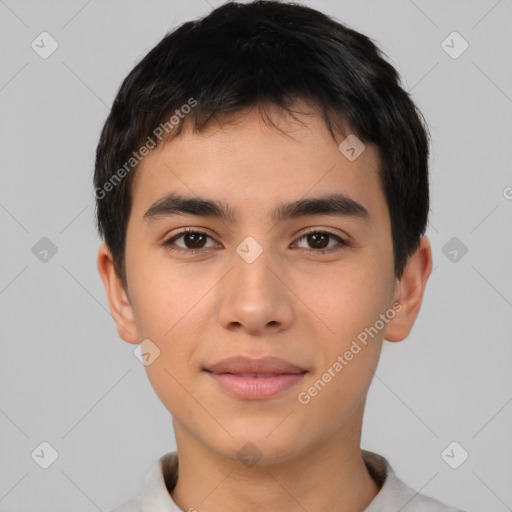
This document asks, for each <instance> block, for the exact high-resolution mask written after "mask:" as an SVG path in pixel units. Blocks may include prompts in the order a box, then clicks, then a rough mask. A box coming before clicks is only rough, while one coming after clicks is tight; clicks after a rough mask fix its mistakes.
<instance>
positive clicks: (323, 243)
mask: <svg viewBox="0 0 512 512" xmlns="http://www.w3.org/2000/svg"><path fill="white" fill-rule="evenodd" d="M333 239H335V240H337V241H338V244H334V246H333V245H329V243H330V242H331V241H332V240H333ZM301 240H306V243H307V244H310V245H311V246H312V247H305V249H307V251H308V252H310V253H318V252H320V253H324V252H331V251H333V250H334V251H335V250H338V249H340V246H341V247H348V246H349V245H350V244H349V243H348V242H346V241H345V240H343V238H341V237H340V236H339V235H335V234H334V233H331V232H330V231H319V230H315V231H309V232H308V233H305V234H303V235H302V236H301V237H300V238H299V242H300V241H301ZM297 243H298V242H297Z"/></svg>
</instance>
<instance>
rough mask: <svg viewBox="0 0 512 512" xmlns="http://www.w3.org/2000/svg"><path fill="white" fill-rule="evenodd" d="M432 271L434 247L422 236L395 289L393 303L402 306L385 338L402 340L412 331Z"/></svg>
mask: <svg viewBox="0 0 512 512" xmlns="http://www.w3.org/2000/svg"><path fill="white" fill-rule="evenodd" d="M431 272H432V249H431V246H430V241H429V240H428V238H426V237H424V236H423V237H421V241H420V245H419V247H418V248H417V249H416V251H415V252H414V253H413V254H412V255H411V256H410V257H409V259H408V260H407V265H406V266H405V269H404V272H403V274H402V276H401V277H400V280H399V282H398V283H397V286H396V289H395V297H394V301H393V303H399V304H400V307H399V308H396V309H399V311H398V313H397V314H396V316H395V318H393V320H392V321H390V322H389V324H388V326H387V329H386V333H385V336H384V338H385V339H386V340H388V341H402V340H404V339H405V338H407V336H408V335H409V333H410V332H411V329H412V327H413V325H414V322H415V321H416V317H417V316H418V313H419V311H420V307H421V303H422V301H423V294H424V292H425V288H426V286H427V281H428V278H429V276H430V273H431Z"/></svg>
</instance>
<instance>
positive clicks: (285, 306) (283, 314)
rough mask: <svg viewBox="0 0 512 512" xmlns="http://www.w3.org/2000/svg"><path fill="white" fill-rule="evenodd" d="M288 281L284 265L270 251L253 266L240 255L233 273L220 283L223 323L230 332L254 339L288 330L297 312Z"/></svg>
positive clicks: (259, 257)
mask: <svg viewBox="0 0 512 512" xmlns="http://www.w3.org/2000/svg"><path fill="white" fill-rule="evenodd" d="M249 261H250V260H249ZM286 281H287V277H286V272H285V269H284V264H280V262H279V261H278V260H277V258H275V257H274V258H273V257H272V255H271V254H270V251H263V252H262V253H261V254H260V255H259V256H258V257H257V258H256V259H255V260H254V261H252V262H251V263H249V262H248V261H246V260H244V259H243V258H242V257H240V256H239V255H238V254H236V255H235V256H234V258H233V267H232V269H231V271H230V272H229V273H228V274H227V275H226V277H225V278H224V279H222V281H221V282H220V283H219V284H220V286H219V290H218V293H219V299H220V300H219V303H218V304H219V307H218V309H217V314H218V320H219V322H220V323H221V325H222V326H223V327H224V328H225V329H227V330H229V331H240V332H243V331H245V332H246V333H247V334H250V335H253V336H258V335H265V334H268V333H269V332H272V333H277V332H279V331H282V330H285V329H288V328H289V327H290V325H291V324H292V323H293V320H294V309H293V303H292V299H293V293H292V292H291V290H290V288H289V284H288V283H287V282H286Z"/></svg>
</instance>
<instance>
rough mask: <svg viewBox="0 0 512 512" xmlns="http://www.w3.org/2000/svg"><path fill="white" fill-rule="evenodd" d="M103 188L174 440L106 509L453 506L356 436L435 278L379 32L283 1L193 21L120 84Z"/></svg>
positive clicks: (98, 183) (423, 139)
mask: <svg viewBox="0 0 512 512" xmlns="http://www.w3.org/2000/svg"><path fill="white" fill-rule="evenodd" d="M95 187H96V197H97V216H98V227H99V231H100V234H101V235H102V236H103V237H104V240H105V243H104V244H102V245H101V247H100V249H99V254H98V269H99V272H100V275H101V278H102V280H103V283H104V285H105V289H106V292H107V296H108V301H109V306H110V309H111V312H112V315H113V317H114V320H115V322H116V324H117V329H118V333H119V335H120V337H121V338H122V339H124V340H125V341H127V342H128V343H132V344H138V343H141V352H142V354H143V361H144V364H145V365H146V370H147V374H148V377H149V379H150V382H151V385H152V386H153V388H154V390H155V392H156V393H157V395H158V396H159V398H160V399H161V401H162V402H163V404H164V405H165V407H166V408H167V409H168V410H169V412H170V413H171V414H172V418H173V426H174V432H175V436H176V445H177V452H173V453H168V454H166V455H164V456H163V457H162V458H161V459H160V460H159V461H157V463H156V465H155V466H154V468H153V470H152V472H151V473H150V474H149V475H148V477H147V480H146V483H145V486H144V488H143V491H142V493H141V494H140V496H138V497H136V498H134V499H133V500H131V501H129V502H127V503H125V504H124V505H123V506H121V507H118V508H117V509H115V512H135V511H144V512H149V511H157V510H158V511H162V512H163V511H178V510H182V511H193V510H197V511H201V512H220V511H223V512H229V511H240V510H243V511H260V510H269V511H276V510H286V511H304V510H306V511H309V512H323V511H328V510H329V511H333V510H335V511H338V512H360V511H363V510H364V511H366V512H377V511H378V512H398V510H401V511H404V512H407V511H425V512H426V511H452V512H453V511H454V510H455V509H453V508H451V507H448V506H447V505H444V504H442V503H440V502H439V501H437V500H434V499H431V498H428V497H426V496H423V495H420V494H418V493H415V492H414V491H413V490H412V489H410V488H409V487H407V486H406V485H405V484H404V483H403V482H402V481H401V480H399V479H398V478H397V476H396V475H395V473H394V472H393V470H392V468H391V467H390V466H389V464H388V462H387V461H386V459H384V458H383V457H381V456H379V455H377V454H375V453H371V452H368V451H365V450H361V448H360V438H361V428H362V419H363V411H364V405H365V400H366V395H367V392H368V388H369V386H370V383H371V380H372V377H373V373H374V371H375V369H376V367H377V364H378V361H379V356H380V351H381V347H382V342H383V340H384V339H386V340H388V341H391V342H396V341H401V340H403V339H404V338H406V337H407V335H408V334H409V332H410V330H411V328H412V326H413V324H414V321H415V319H416V317H417V314H418V312H419V309H420V305H421V301H422V297H423V293H424V290H425V286H426V282H427V279H428V277H429V274H430V271H431V268H432V257H431V250H430V244H429V242H428V240H427V239H426V238H425V237H424V236H423V235H424V233H425V228H426V223H427V216H428V209H429V192H428V137H427V132H426V129H425V127H424V125H423V123H422V122H421V120H420V115H419V113H418V111H417V110H416V108H415V106H414V104H413V103H412V101H411V100H410V98H409V97H408V95H407V93H406V92H405V91H404V90H403V89H402V88H401V87H400V85H399V81H398V76H397V73H396V71H395V69H394V68H393V67H392V66H391V65H390V64H389V63H387V62H386V61H385V60H384V59H383V57H382V55H381V54H380V52H379V51H378V50H377V48H376V47H375V46H374V44H373V43H372V42H371V41H370V40H369V39H368V38H367V37H365V36H363V35H361V34H359V33H357V32H355V31H353V30H350V29H349V28H347V27H345V26H343V25H340V24H339V23H337V22H335V21H333V20H332V19H330V18H328V17H327V16H325V15H323V14H321V13H319V12H317V11H315V10H313V9H310V8H307V7H304V6H299V5H293V4H284V3H278V2H254V3H250V4H245V5H244V4H236V3H229V4H225V5H223V6H222V7H219V8H218V9H215V10H214V11H213V12H211V13H210V14H209V15H208V16H206V17H205V18H203V19H202V20H199V21H195V22H188V23H185V24H184V25H182V26H181V27H179V28H177V29H176V30H175V31H173V32H172V33H170V34H169V35H167V36H166V37H165V38H164V39H163V40H162V41H161V42H160V43H159V44H158V45H157V46H156V47H155V48H153V49H152V50H151V51H150V52H149V53H148V55H147V56H146V57H145V58H144V59H143V60H142V61H141V62H140V63H139V64H138V65H137V66H136V67H135V68H134V69H133V71H132V72H131V73H130V74H129V75H128V77H127V78H126V79H125V81H124V82H123V84H122V86H121V89H120V91H119V93H118V95H117V97H116V99H115V101H114V104H113V107H112V110H111V112H110V115H109V117H108V119H107V121H106V124H105V127H104V129H103V132H102V135H101V139H100V142H99V145H98V149H97V159H96V170H95ZM178 465H179V471H178Z"/></svg>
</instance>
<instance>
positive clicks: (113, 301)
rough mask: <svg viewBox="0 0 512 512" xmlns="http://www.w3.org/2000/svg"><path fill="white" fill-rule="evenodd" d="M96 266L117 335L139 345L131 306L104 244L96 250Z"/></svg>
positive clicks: (108, 250)
mask: <svg viewBox="0 0 512 512" xmlns="http://www.w3.org/2000/svg"><path fill="white" fill-rule="evenodd" d="M97 266H98V272H99V273H100V276H101V280H102V281H103V286H105V291H106V293H107V299H108V306H109V308H110V312H111V313H112V317H113V319H114V321H115V323H116V327H117V333H118V334H119V336H120V337H121V338H122V339H123V340H124V341H127V342H128V343H134V344H136V343H139V340H138V336H137V328H136V324H135V318H134V314H133V310H132V307H131V304H130V302H129V299H128V296H127V294H126V291H125V289H124V287H123V283H122V281H121V279H120V278H119V276H118V275H117V272H116V271H115V268H114V259H113V256H112V253H111V252H110V249H109V248H108V246H107V245H106V244H105V243H102V244H101V245H100V247H99V249H98V260H97Z"/></svg>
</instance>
